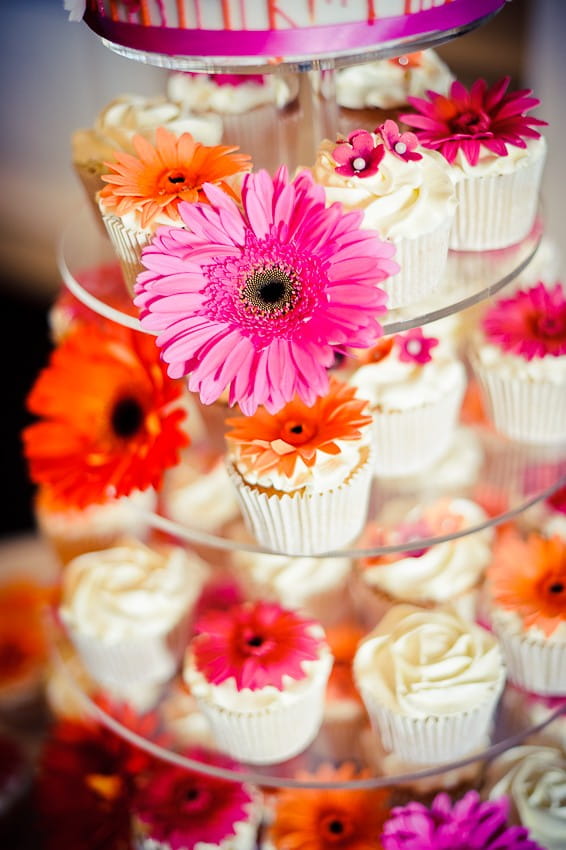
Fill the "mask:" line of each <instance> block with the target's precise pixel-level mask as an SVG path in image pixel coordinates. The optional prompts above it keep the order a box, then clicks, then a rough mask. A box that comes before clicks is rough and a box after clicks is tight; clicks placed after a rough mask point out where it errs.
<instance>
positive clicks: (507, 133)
mask: <svg viewBox="0 0 566 850" xmlns="http://www.w3.org/2000/svg"><path fill="white" fill-rule="evenodd" d="M509 82H510V77H504V78H503V79H502V80H499V82H497V83H495V84H494V85H493V86H491V88H490V87H488V85H487V83H486V81H485V80H481V79H480V80H476V82H475V83H474V84H473V85H472V87H471V88H470V90H469V91H468V89H467V88H466V87H465V86H464V85H462V83H460V82H458V81H457V80H456V81H455V82H453V83H452V85H451V87H450V93H449V95H444V94H440V93H439V92H435V91H428V92H427V95H428V98H429V99H428V100H425V99H424V98H420V97H409V98H408V101H409V103H410V104H411V106H413V107H414V108H415V110H416V113H408V114H406V115H401V117H400V120H401V121H403V122H404V123H405V124H408V125H409V126H410V127H414V128H416V131H417V132H416V135H417V136H418V139H419V142H420V143H421V145H423V147H425V148H432V149H433V150H438V151H440V153H441V154H443V156H444V157H445V158H446V159H447V160H448V162H449V163H453V162H454V160H455V159H456V156H457V154H458V152H459V151H460V150H461V151H462V152H463V154H464V156H465V157H466V158H467V160H468V162H469V163H470V165H476V164H477V162H478V160H479V156H480V151H481V147H482V145H483V146H484V147H485V148H487V150H489V151H491V152H492V153H495V154H497V155H498V156H507V153H508V151H507V145H515V146H516V147H518V148H525V147H526V142H525V139H538V138H539V136H540V133H539V132H538V131H537V130H535V129H533V128H534V127H535V126H537V125H541V126H542V125H546V121H541V120H540V119H539V118H533V117H532V116H530V115H527V114H526V113H527V112H528V111H529V110H530V109H534V107H535V106H538V105H539V103H540V101H539V100H538V98H536V97H531V94H532V92H531V90H530V89H521V90H520V91H516V92H510V93H507V89H508V87H509Z"/></svg>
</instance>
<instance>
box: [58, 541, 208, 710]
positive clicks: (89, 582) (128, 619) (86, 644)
mask: <svg viewBox="0 0 566 850" xmlns="http://www.w3.org/2000/svg"><path fill="white" fill-rule="evenodd" d="M206 573H207V568H206V566H205V565H204V564H203V562H202V561H200V560H199V559H198V558H196V557H195V556H190V555H188V554H187V553H186V552H185V551H184V550H183V549H181V548H180V547H173V546H163V547H159V548H158V547H152V548H150V547H148V546H144V545H143V544H141V543H137V542H136V543H134V542H124V543H123V544H122V545H121V546H115V547H114V548H112V549H106V550H104V551H102V552H92V553H90V554H86V555H81V556H80V557H78V558H75V560H73V561H71V563H70V564H69V565H68V567H67V570H66V571H65V575H64V578H63V589H62V602H61V607H60V612H59V613H60V617H61V620H62V622H63V624H64V626H65V628H66V631H67V633H68V636H69V638H70V640H71V642H72V643H73V644H74V646H75V649H76V650H77V652H78V654H79V656H80V658H81V660H82V662H83V664H84V666H85V667H86V669H87V670H88V671H89V673H90V674H91V675H92V677H93V678H94V679H95V681H97V682H98V683H100V684H108V685H109V686H110V687H111V688H112V690H113V693H114V694H117V693H118V692H119V689H120V688H125V689H127V688H128V687H129V686H133V685H135V686H137V685H144V684H145V685H160V684H164V683H165V682H167V681H168V680H169V679H171V678H172V676H173V675H174V673H175V671H176V670H177V668H178V666H179V664H180V661H181V656H182V653H183V651H184V649H185V646H186V641H187V636H188V633H189V627H190V619H191V613H192V609H193V607H194V604H195V602H196V600H197V598H198V595H199V593H200V590H201V588H202V586H203V583H204V580H205V578H206ZM126 694H127V691H126Z"/></svg>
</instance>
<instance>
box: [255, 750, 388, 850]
mask: <svg viewBox="0 0 566 850" xmlns="http://www.w3.org/2000/svg"><path fill="white" fill-rule="evenodd" d="M368 775H369V773H368V772H367V771H362V772H360V773H357V772H356V769H355V767H354V766H353V765H352V764H350V763H345V764H343V765H341V766H340V767H339V768H333V767H331V766H329V765H322V766H321V767H320V768H319V769H318V770H317V771H316V773H314V774H300V775H299V778H301V779H303V780H307V779H311V780H316V781H319V782H336V783H342V784H344V785H345V784H347V783H348V782H349V781H351V780H352V779H361V778H363V777H366V776H368ZM388 800H389V793H388V792H387V791H385V790H382V789H367V790H366V789H364V790H358V789H346V788H339V789H338V788H337V789H333V788H329V789H314V788H313V789H303V788H301V789H286V790H283V791H281V792H280V793H279V794H278V795H277V799H276V805H275V818H274V821H273V823H272V825H271V829H270V831H269V838H270V840H271V841H272V843H273V844H274V845H275V847H277V850H379V848H380V847H381V844H380V841H379V836H380V834H381V831H382V827H383V823H384V821H385V820H386V818H387V814H388Z"/></svg>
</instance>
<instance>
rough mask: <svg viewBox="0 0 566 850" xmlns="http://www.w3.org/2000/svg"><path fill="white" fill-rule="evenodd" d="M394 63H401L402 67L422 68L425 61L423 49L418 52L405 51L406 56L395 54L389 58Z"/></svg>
mask: <svg viewBox="0 0 566 850" xmlns="http://www.w3.org/2000/svg"><path fill="white" fill-rule="evenodd" d="M389 61H390V62H391V64H392V65H400V66H401V68H407V69H408V68H420V67H421V65H422V64H423V61H424V55H423V51H422V50H418V51H417V52H416V53H405V54H404V56H394V57H393V58H392V59H390V60H389Z"/></svg>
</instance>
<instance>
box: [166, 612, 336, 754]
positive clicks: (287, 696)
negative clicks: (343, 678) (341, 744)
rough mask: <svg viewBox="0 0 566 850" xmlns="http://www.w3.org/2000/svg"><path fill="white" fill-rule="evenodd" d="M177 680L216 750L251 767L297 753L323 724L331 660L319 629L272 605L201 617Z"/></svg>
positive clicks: (309, 622)
mask: <svg viewBox="0 0 566 850" xmlns="http://www.w3.org/2000/svg"><path fill="white" fill-rule="evenodd" d="M195 632H196V635H195V637H194V638H193V640H192V641H191V644H190V646H189V650H188V652H187V656H186V659H185V665H184V670H183V677H184V680H185V682H186V683H187V685H188V687H189V689H190V691H191V693H192V695H193V696H194V697H195V699H196V701H197V703H198V705H199V708H200V709H201V711H203V712H204V714H205V715H206V717H207V718H208V720H209V721H210V724H211V727H212V732H213V735H214V738H215V740H216V743H217V745H218V747H219V749H220V750H221V751H223V752H225V753H227V754H228V755H230V756H232V757H233V758H237V759H241V760H242V761H245V762H248V763H251V764H271V763H276V762H282V761H285V760H287V759H290V758H292V757H293V756H295V755H297V754H298V753H301V752H302V751H303V750H304V749H306V747H308V746H309V744H310V743H311V742H312V741H313V740H314V738H315V737H316V735H317V733H318V730H319V728H320V725H321V723H322V717H323V709H324V693H325V689H326V684H327V681H328V677H329V674H330V669H331V667H332V655H331V653H330V650H329V648H328V645H327V643H326V640H325V636H324V630H323V629H322V627H321V626H320V625H319V624H317V623H316V622H315V621H313V620H308V619H305V618H304V617H302V616H300V615H299V614H297V613H295V612H293V611H289V610H286V609H284V608H281V606H279V605H277V604H275V603H268V602H256V603H243V604H242V605H239V606H235V607H233V608H231V609H230V610H227V611H216V612H210V614H208V615H206V614H205V615H203V616H202V617H201V618H200V619H199V620H198V622H197V623H196V625H195Z"/></svg>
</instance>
